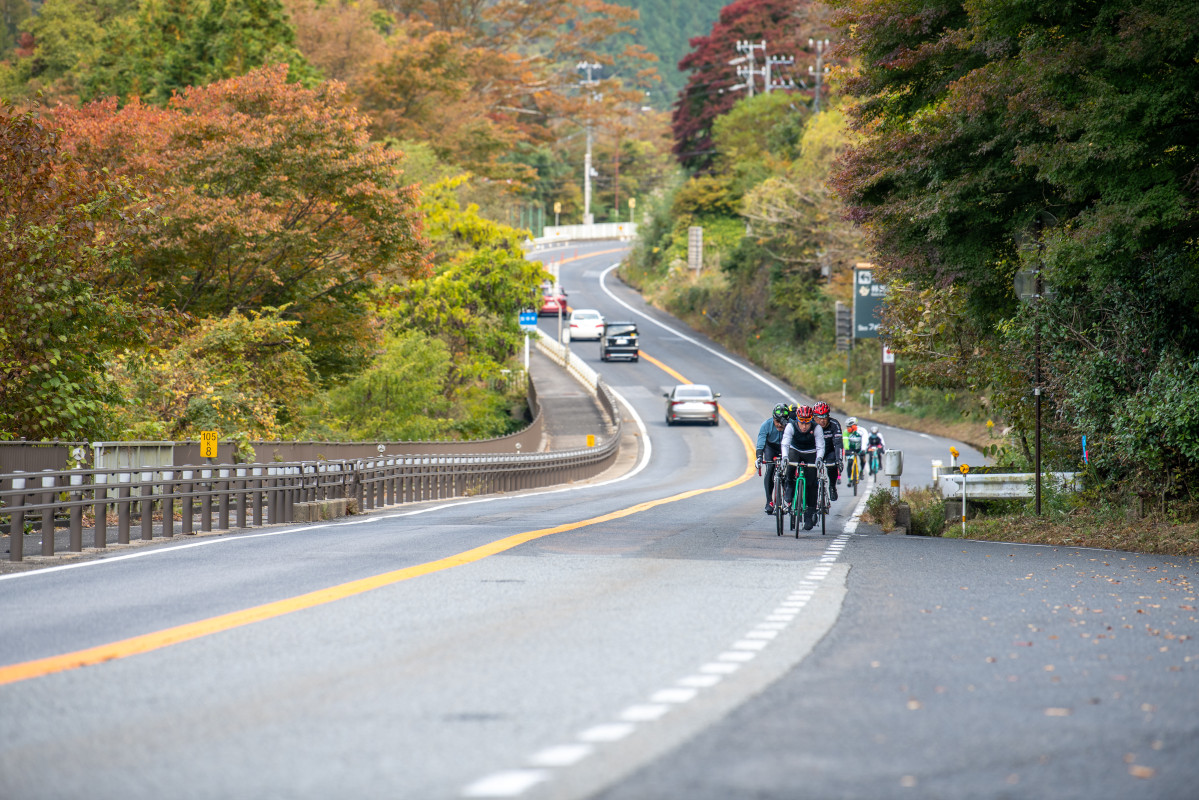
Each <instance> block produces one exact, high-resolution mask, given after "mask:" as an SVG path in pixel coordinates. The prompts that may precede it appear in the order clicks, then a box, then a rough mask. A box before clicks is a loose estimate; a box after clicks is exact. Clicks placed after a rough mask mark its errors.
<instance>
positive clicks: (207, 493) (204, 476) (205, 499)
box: [200, 469, 212, 533]
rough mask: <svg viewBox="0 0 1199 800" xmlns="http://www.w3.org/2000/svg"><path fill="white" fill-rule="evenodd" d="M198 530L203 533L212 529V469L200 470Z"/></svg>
mask: <svg viewBox="0 0 1199 800" xmlns="http://www.w3.org/2000/svg"><path fill="white" fill-rule="evenodd" d="M200 488H201V489H202V490H203V492H204V493H203V494H202V495H200V530H201V531H202V532H204V533H207V532H208V531H211V530H212V470H210V469H202V470H200Z"/></svg>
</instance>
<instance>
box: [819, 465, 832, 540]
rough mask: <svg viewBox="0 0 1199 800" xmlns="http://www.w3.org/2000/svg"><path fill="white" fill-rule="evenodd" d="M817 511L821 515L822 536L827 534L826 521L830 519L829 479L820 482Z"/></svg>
mask: <svg viewBox="0 0 1199 800" xmlns="http://www.w3.org/2000/svg"><path fill="white" fill-rule="evenodd" d="M816 503H817V505H816V511H817V513H818V514H820V535H821V536H824V534H825V532H826V531H825V520H826V519H828V509H829V499H828V479H827V478H825V479H824V480H822V481H820V492H819V497H818V498H817V500H816Z"/></svg>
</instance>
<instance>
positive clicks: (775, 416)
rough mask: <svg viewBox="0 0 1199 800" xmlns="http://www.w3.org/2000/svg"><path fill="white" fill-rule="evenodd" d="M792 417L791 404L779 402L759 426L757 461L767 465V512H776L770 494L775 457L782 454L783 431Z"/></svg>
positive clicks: (760, 465)
mask: <svg viewBox="0 0 1199 800" xmlns="http://www.w3.org/2000/svg"><path fill="white" fill-rule="evenodd" d="M790 417H791V406H790V405H789V404H787V403H779V404H778V405H776V406H775V407H774V411H772V412H771V413H770V418H769V419H767V420H766V421H765V422H763V423H762V427H760V428H758V446H757V462H758V467H759V468H761V467H762V466H763V465H765V467H766V469H765V471H764V472H765V475H766V480H765V484H764V485H765V486H766V513H767V514H773V513H774V500H773V498H771V496H770V492H771V490H772V489H773V488H774V459H775V458H776V457H778V456H779V455H781V454H782V452H783V450H782V444H783V431H784V430H786V428H787V421H788V420H789V419H790Z"/></svg>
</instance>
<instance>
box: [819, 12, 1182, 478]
mask: <svg viewBox="0 0 1199 800" xmlns="http://www.w3.org/2000/svg"><path fill="white" fill-rule="evenodd" d="M832 5H834V6H835V7H837V8H838V9H839V11H840V15H841V16H840V24H841V25H842V26H843V29H844V30H845V31H846V32H847V34H848V45H847V46H848V47H849V49H850V50H851V51H852V54H853V55H854V56H856V58H857V59H858V61H859V64H860V69H859V71H858V72H857V74H856V75H855V76H853V77H852V78H851V80H850V81H849V83H848V88H849V90H850V91H852V92H853V93H855V94H856V95H858V96H860V97H862V98H863V99H862V102H861V104H860V105H859V106H858V108H857V110H856V112H855V119H856V125H857V127H858V129H859V130H860V131H861V133H862V134H863V139H862V142H861V144H860V145H859V146H857V147H855V148H854V149H853V150H852V151H851V153H850V154H849V155H848V156H847V157H846V159H845V161H844V164H843V166H842V168H841V169H840V171H839V174H838V176H837V179H836V184H837V187H838V190H839V192H840V194H841V196H842V197H844V198H845V200H846V201H847V202H848V203H849V204H850V206H851V207H852V214H853V218H854V219H856V220H857V221H859V222H861V223H862V224H863V225H864V227H865V228H866V230H867V231H868V232H869V235H870V237H871V240H872V243H873V246H874V247H875V248H876V250H877V252H878V253H879V256H880V260H881V261H882V262H883V264H884V265H886V267H887V268H888V269H889V275H890V279H891V281H892V282H898V283H901V284H902V285H904V286H905V287H909V288H908V289H907V291H905V294H904V296H903V297H901V298H899V300H900V301H901V302H900V303H898V304H897V305H899V306H901V307H900V308H899V310H898V312H897V317H896V319H895V322H896V323H900V322H902V321H905V320H909V321H910V320H911V319H912V318H914V316H915V315H917V314H918V313H921V312H920V311H919V307H920V305H923V306H924V307H925V308H926V309H927V310H932V309H936V308H939V307H941V306H943V305H944V303H943V302H942V298H940V297H936V296H934V295H936V294H939V295H942V296H943V295H945V293H947V292H950V291H952V292H954V293H955V294H956V303H957V304H958V307H959V308H961V309H962V310H963V311H964V314H963V315H962V316H961V318H960V319H959V320H957V321H955V323H954V324H953V325H948V326H941V325H933V326H926V327H925V328H919V327H915V328H913V327H910V326H906V325H904V324H895V323H893V324H891V325H890V326H889V333H890V335H891V336H892V338H893V341H894V342H895V343H896V345H897V346H898V348H899V349H900V350H901V352H903V353H904V354H905V355H907V356H908V358H909V359H911V360H914V361H919V362H922V363H927V362H931V361H933V360H935V359H941V360H942V363H943V367H942V369H941V370H940V372H941V373H942V375H943V376H944V377H945V378H946V379H948V376H949V375H950V374H958V375H961V376H964V379H965V380H966V381H967V382H968V385H972V386H973V387H974V388H980V387H983V386H985V385H986V383H985V382H986V381H989V380H991V381H994V383H993V384H992V386H991V388H992V389H994V391H995V397H996V402H997V403H998V404H999V405H1001V407H1002V408H1003V409H1004V410H1005V411H1006V412H1007V413H1008V414H1009V415H1010V416H1011V417H1012V419H1013V420H1014V421H1015V422H1016V424H1017V426H1018V427H1019V429H1020V430H1021V431H1022V432H1024V433H1027V432H1028V431H1029V429H1030V427H1031V406H1032V391H1031V390H1032V383H1033V382H1034V380H1035V376H1034V363H1033V361H1034V359H1033V354H1034V352H1035V347H1034V342H1035V341H1036V340H1037V337H1038V333H1039V335H1040V341H1041V342H1042V354H1043V357H1042V365H1043V367H1044V371H1043V375H1042V382H1043V384H1044V386H1045V388H1046V389H1047V391H1046V393H1045V398H1046V400H1047V401H1048V402H1049V404H1050V405H1049V413H1048V414H1047V415H1046V416H1047V417H1048V418H1049V419H1051V420H1053V421H1054V425H1053V426H1051V428H1050V431H1051V432H1052V433H1054V434H1056V435H1055V436H1054V437H1053V440H1052V441H1051V445H1053V446H1054V449H1053V452H1057V453H1061V454H1062V456H1063V458H1062V461H1063V463H1070V462H1071V461H1074V460H1075V459H1076V458H1077V457H1078V455H1079V453H1080V449H1081V448H1080V446H1079V444H1078V437H1079V436H1080V435H1082V434H1086V435H1087V436H1088V442H1089V443H1090V445H1091V455H1092V456H1093V458H1094V461H1093V463H1094V464H1095V465H1096V466H1097V467H1098V468H1099V470H1100V472H1101V474H1102V475H1104V476H1107V477H1110V478H1111V479H1113V481H1116V482H1118V483H1119V484H1120V485H1122V486H1124V487H1127V488H1130V489H1132V490H1141V489H1147V488H1148V487H1157V486H1161V485H1162V484H1163V483H1164V484H1165V485H1167V486H1173V487H1185V486H1188V485H1191V486H1193V485H1194V479H1195V478H1196V477H1199V463H1197V462H1195V461H1194V460H1193V459H1192V458H1191V457H1190V456H1188V455H1187V453H1188V452H1189V450H1188V449H1187V448H1179V447H1174V446H1173V445H1171V446H1168V447H1167V446H1156V445H1144V444H1143V443H1141V440H1140V438H1139V437H1141V436H1143V435H1145V433H1146V429H1145V427H1144V425H1145V423H1146V420H1147V417H1145V411H1144V409H1143V408H1142V404H1143V403H1146V402H1155V403H1160V404H1162V405H1160V406H1159V407H1158V409H1159V410H1160V412H1161V413H1163V414H1164V415H1166V416H1174V417H1177V418H1179V419H1186V418H1189V414H1190V409H1189V406H1188V405H1187V402H1188V401H1187V400H1185V399H1184V398H1187V397H1190V396H1193V395H1194V393H1195V392H1197V391H1199V385H1196V384H1194V383H1192V381H1193V378H1194V373H1193V371H1189V370H1186V369H1181V368H1180V367H1179V365H1180V364H1188V363H1193V362H1194V360H1195V359H1196V357H1197V356H1199V268H1197V267H1199V253H1197V250H1196V244H1195V243H1196V233H1197V230H1199V216H1197V214H1196V208H1197V207H1199V205H1197V204H1196V200H1197V199H1199V197H1197V194H1199V181H1196V175H1199V157H1197V151H1196V149H1195V147H1194V142H1195V141H1199V62H1197V61H1196V60H1195V57H1194V54H1195V53H1196V52H1199V25H1197V24H1195V22H1196V16H1195V8H1194V4H1193V3H1190V2H1186V0H1138V1H1137V2H1114V1H1108V0H1091V1H1090V2H1084V3H1076V4H1061V3H1055V2H1050V0H1034V2H1027V3H1021V4H1017V5H1012V4H1007V3H998V2H982V3H962V2H952V1H951V0H940V2H933V3H925V4H924V5H923V6H922V10H921V13H920V15H919V17H918V20H919V21H918V22H917V21H916V20H917V18H916V17H913V16H912V15H911V7H910V4H908V3H905V2H901V0H834V2H833V3H832ZM1021 268H1028V269H1043V277H1044V279H1045V282H1046V283H1047V284H1049V285H1051V286H1053V287H1054V290H1055V291H1054V295H1053V297H1052V298H1049V299H1042V300H1040V301H1036V302H1034V303H1032V304H1030V305H1027V306H1023V307H1021V306H1020V305H1019V302H1018V300H1017V298H1016V296H1015V294H1014V291H1013V288H1012V286H1013V276H1014V274H1015V273H1016V272H1017V270H1019V269H1021ZM921 298H923V300H921ZM918 304H920V305H918ZM961 345H972V346H965V347H963V346H961ZM908 354H910V355H908ZM930 371H933V370H930ZM1005 373H1006V374H1007V378H1006V379H1003V380H998V379H995V378H994V376H996V375H1001V376H1002V375H1004V374H1005ZM1165 386H1171V387H1173V388H1172V390H1171V391H1164V390H1163V388H1162V387H1165ZM1067 454H1068V455H1069V459H1068V460H1067V458H1066V456H1067ZM1179 491H1181V489H1179Z"/></svg>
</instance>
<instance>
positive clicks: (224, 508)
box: [217, 467, 230, 531]
mask: <svg viewBox="0 0 1199 800" xmlns="http://www.w3.org/2000/svg"><path fill="white" fill-rule="evenodd" d="M217 474H218V475H219V476H220V478H221V482H220V483H221V488H220V492H221V500H220V511H219V512H218V513H219V516H218V522H217V527H218V528H219V529H220V530H223V531H227V530H229V489H230V485H229V470H228V469H226V468H224V467H222V468H221V469H220V470H218V471H217Z"/></svg>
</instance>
